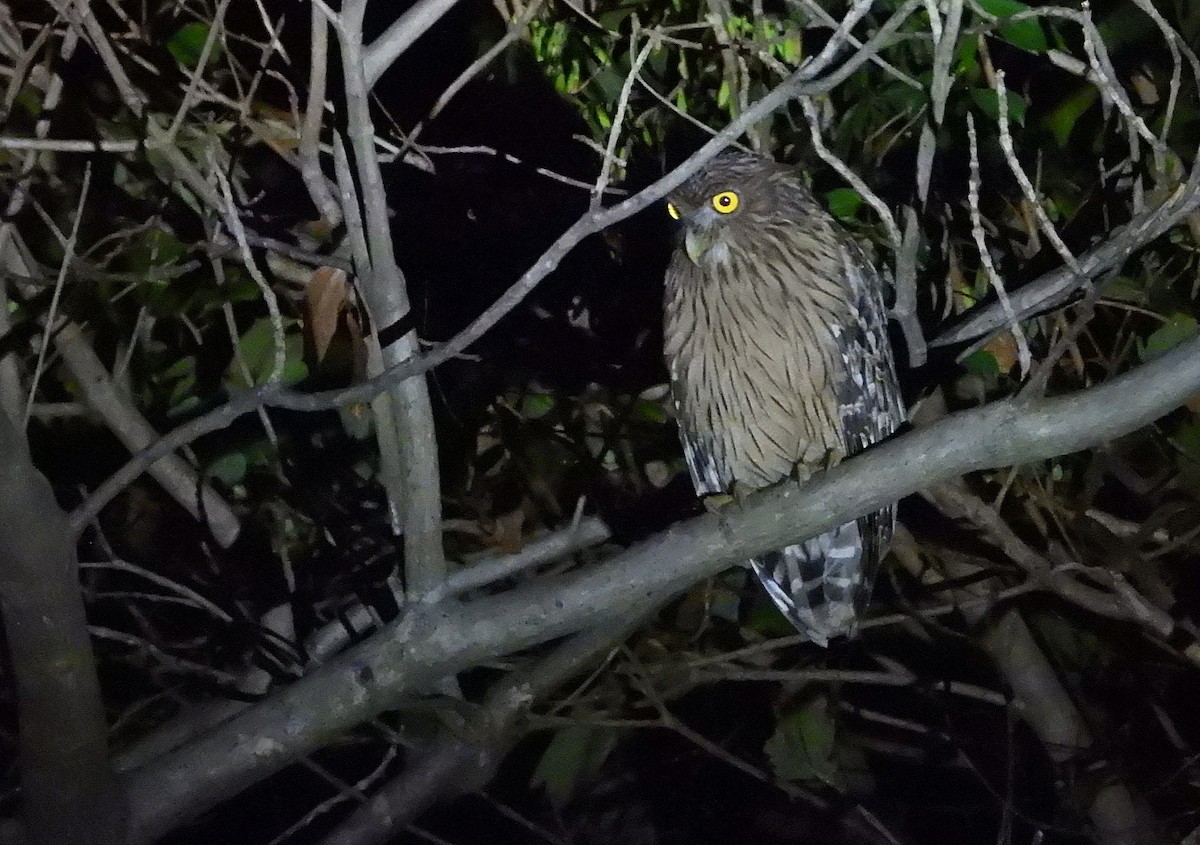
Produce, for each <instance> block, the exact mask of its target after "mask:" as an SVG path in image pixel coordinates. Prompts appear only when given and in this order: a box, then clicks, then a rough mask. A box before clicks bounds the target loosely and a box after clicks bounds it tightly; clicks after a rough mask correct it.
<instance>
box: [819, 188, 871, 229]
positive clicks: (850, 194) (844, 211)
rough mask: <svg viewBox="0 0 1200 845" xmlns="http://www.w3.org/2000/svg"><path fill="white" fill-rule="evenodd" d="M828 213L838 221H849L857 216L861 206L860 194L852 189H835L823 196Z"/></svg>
mask: <svg viewBox="0 0 1200 845" xmlns="http://www.w3.org/2000/svg"><path fill="white" fill-rule="evenodd" d="M825 204H826V205H828V206H829V213H830V214H832V215H833V216H834V217H836V218H837V219H839V220H842V221H850V220H853V219H854V218H855V217H856V216H857V215H858V209H859V208H860V207H861V206H862V204H863V198H862V194H860V193H859V192H858V191H856V190H854V189H853V188H835V189H834V190H832V191H830V192H829V193H827V194H826V195H825Z"/></svg>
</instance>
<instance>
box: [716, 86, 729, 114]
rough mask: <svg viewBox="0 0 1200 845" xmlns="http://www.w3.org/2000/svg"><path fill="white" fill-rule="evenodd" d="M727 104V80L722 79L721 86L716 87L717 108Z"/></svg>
mask: <svg viewBox="0 0 1200 845" xmlns="http://www.w3.org/2000/svg"><path fill="white" fill-rule="evenodd" d="M727 105H729V80H728V79H722V80H721V87H720V88H718V89H717V108H719V109H723V108H725V107H726V106H727Z"/></svg>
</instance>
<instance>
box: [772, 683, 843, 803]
mask: <svg viewBox="0 0 1200 845" xmlns="http://www.w3.org/2000/svg"><path fill="white" fill-rule="evenodd" d="M836 735H837V725H836V724H835V723H834V721H833V718H832V717H831V716H830V714H829V701H828V700H827V699H825V698H815V699H813V700H812V701H810V702H808V703H807V704H805V705H804V706H803V707H801V708H799V709H798V710H793V711H792V712H790V713H787V714H785V715H783V716H782V717H781V718H780V719H779V721H778V723H777V724H776V725H775V733H773V734H772V735H771V737H770V738H769V739H768V740H767V742H766V744H765V745H764V746H763V751H764V752H766V755H767V759H768V760H769V761H770V763H771V769H772V771H774V773H775V776H776V777H778V778H780V779H782V780H788V781H793V782H796V781H819V782H821V783H832V784H836V783H839V782H840V780H841V778H840V775H839V772H838V767H837V764H836V762H835V761H834V750H835V746H836V742H835V740H836Z"/></svg>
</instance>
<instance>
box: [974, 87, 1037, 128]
mask: <svg viewBox="0 0 1200 845" xmlns="http://www.w3.org/2000/svg"><path fill="white" fill-rule="evenodd" d="M971 99H972V100H974V101H975V105H976V106H978V107H979V110H980V111H981V112H983V113H984V114H986V115H987V116H988V117H990V118H991V119H992V120H993V121H995V122H997V123H999V121H1000V95H999V94H997V93H996V92H995V91H993V90H992V89H991V88H972V89H971ZM1004 99H1005V101H1006V102H1007V103H1008V119H1009V120H1010V121H1012V122H1013V123H1018V124H1020V125H1021V126H1024V125H1025V110H1026V109H1027V108H1028V103H1026V102H1025V98H1024V97H1022V96H1021V95H1020V94H1016V93H1014V92H1012V91H1009V92H1008V93H1007V95H1006V96H1005V98H1004Z"/></svg>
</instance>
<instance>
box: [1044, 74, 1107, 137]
mask: <svg viewBox="0 0 1200 845" xmlns="http://www.w3.org/2000/svg"><path fill="white" fill-rule="evenodd" d="M1097 96H1099V94H1098V92H1097V91H1096V89H1095V88H1081V89H1080V90H1079V91H1077V92H1076V93H1075V94H1072V95H1071V96H1070V97H1068V98H1067V99H1065V100H1063V101H1062V102H1061V103H1060V104H1059V105H1058V108H1056V109H1054V111H1052V112H1050V114H1048V115H1046V118H1045V124H1046V127H1047V128H1048V129H1049V130H1050V131H1051V132H1053V133H1054V140H1055V141H1057V142H1058V145H1059V146H1060V147H1065V146H1066V145H1067V142H1068V141H1069V140H1070V138H1071V130H1072V129H1074V128H1075V124H1076V122H1077V121H1078V120H1079V118H1080V117H1082V116H1083V113H1084V112H1086V111H1087V110H1088V109H1090V108H1091V107H1092V104H1093V103H1095V102H1096V97H1097Z"/></svg>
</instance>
